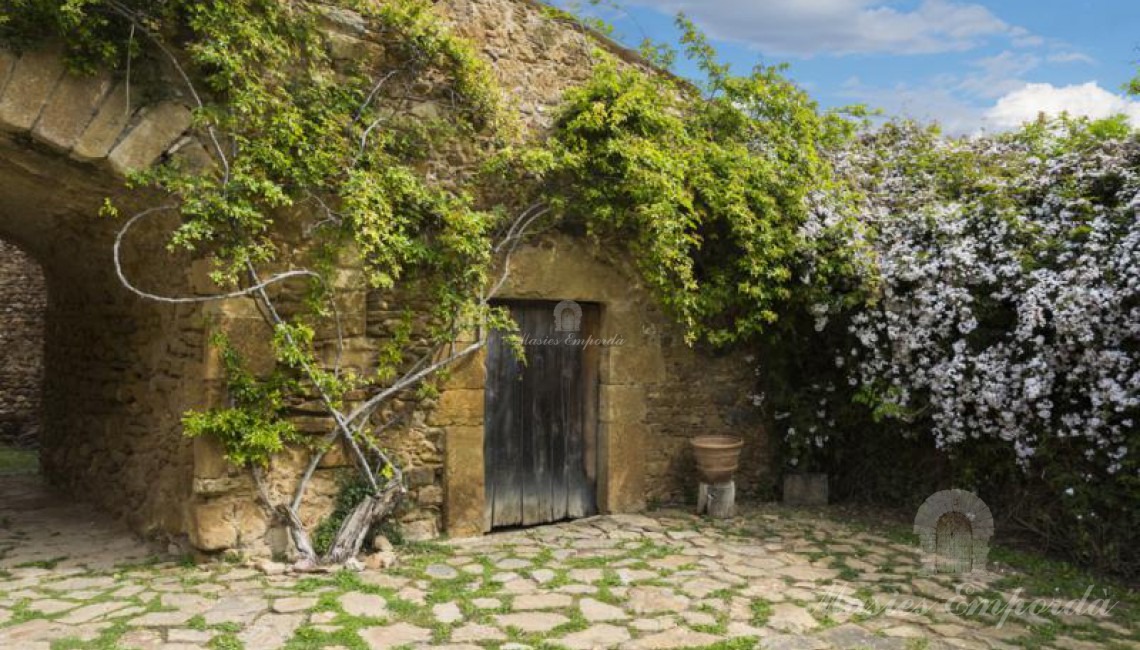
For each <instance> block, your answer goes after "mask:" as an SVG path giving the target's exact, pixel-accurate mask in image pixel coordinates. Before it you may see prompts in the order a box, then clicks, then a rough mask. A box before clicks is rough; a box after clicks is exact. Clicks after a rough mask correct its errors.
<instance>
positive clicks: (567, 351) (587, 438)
mask: <svg viewBox="0 0 1140 650" xmlns="http://www.w3.org/2000/svg"><path fill="white" fill-rule="evenodd" d="M506 306H508V307H509V309H510V312H511V316H512V317H513V318H514V319H515V321H516V322H517V323H518V324H519V330H520V333H521V334H522V335H523V339H524V343H525V344H524V350H525V357H526V359H525V363H523V362H522V361H521V360H520V359H518V358H517V355H516V354H515V352H514V350H512V349H511V347H510V346H509V345H508V344H507V342H506V341H505V340H504V338H505V337H503V336H502V335H500V334H499V333H497V332H495V333H492V334H491V337H490V341H489V343H488V348H487V380H486V398H485V399H486V404H485V406H486V409H485V416H484V417H485V419H484V429H485V431H484V449H483V457H484V459H485V463H486V468H485V471H486V474H485V483H486V495H487V505H486V517H485V519H486V521H485V524H486V528H487V530H490V529H492V528H499V527H503V526H520V525H521V526H529V525H534V524H541V523H546V522H551V521H559V520H562V519H569V518H574V517H585V516H588V515H592V514H594V513H596V512H597V497H596V470H595V468H596V466H597V383H598V377H597V368H598V364H597V356H598V352H599V351H598V348H597V346H587V345H583V344H582V342H583V341H584V340H585V339H586V338H587V337H588V336H590V335H592V334H596V328H597V324H598V316H599V310H598V306H597V305H588V304H582V305H580V306H579V307H580V308H581V316H582V317H581V320H580V324H579V325H580V326H579V327H578V328H577V331H575V330H574V329H572V328H570V327H567V323H570V324H571V325H573V324H574V323H573V321H572V320H571V321H565V320H558V319H557V318H556V314H555V306H556V303H554V302H544V301H541V302H540V301H525V302H521V301H520V302H511V303H508V304H507V305H506Z"/></svg>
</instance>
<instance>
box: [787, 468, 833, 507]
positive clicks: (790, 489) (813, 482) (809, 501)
mask: <svg viewBox="0 0 1140 650" xmlns="http://www.w3.org/2000/svg"><path fill="white" fill-rule="evenodd" d="M784 503H785V504H787V505H790V506H825V505H827V474H785V475H784Z"/></svg>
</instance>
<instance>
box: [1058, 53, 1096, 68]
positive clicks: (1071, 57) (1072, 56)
mask: <svg viewBox="0 0 1140 650" xmlns="http://www.w3.org/2000/svg"><path fill="white" fill-rule="evenodd" d="M1049 63H1088V64H1090V65H1092V64H1094V63H1096V59H1094V58H1092V57H1091V56H1089V55H1087V54H1084V53H1082V52H1056V53H1054V54H1050V55H1049Z"/></svg>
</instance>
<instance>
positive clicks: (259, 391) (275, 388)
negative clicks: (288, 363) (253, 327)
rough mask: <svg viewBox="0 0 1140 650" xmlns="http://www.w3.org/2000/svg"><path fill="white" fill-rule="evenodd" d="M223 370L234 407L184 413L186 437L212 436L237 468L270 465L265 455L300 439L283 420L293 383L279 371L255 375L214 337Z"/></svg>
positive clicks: (221, 339)
mask: <svg viewBox="0 0 1140 650" xmlns="http://www.w3.org/2000/svg"><path fill="white" fill-rule="evenodd" d="M212 342H213V344H214V345H215V346H216V347H217V348H218V351H219V353H220V356H221V360H222V365H223V368H224V369H225V373H226V381H227V385H228V387H229V395H230V400H231V403H232V405H231V406H230V407H229V408H216V409H210V410H207V411H190V412H188V413H186V414H185V415H183V417H182V426H183V430H184V432H185V435H186V436H188V437H191V438H194V437H197V436H202V435H210V436H213V437H215V438H216V439H218V440H219V441H220V442H221V443H222V448H223V449H224V450H225V456H226V459H227V460H229V461H230V462H231V463H233V464H234V465H237V466H238V467H247V466H253V465H256V466H261V467H264V466H266V465H268V464H269V459H270V458H271V457H272V456H273V455H274V454H276V453H279V452H281V451H282V450H284V449H285V445H286V444H289V443H295V442H299V441H300V440H301V437H300V434H299V433H298V432H297V430H296V428H295V427H294V426H293V425H292V424H291V423H290V422H289V421H287V420H285V419H284V418H283V415H284V413H285V398H286V395H287V394H288V393H289V392H291V389H292V388H293V386H292V385H291V382H290V381H289V380H287V379H286V378H284V377H283V376H282V375H281V374H280V373H274V374H273V376H271V377H270V378H268V379H265V378H259V377H255V376H254V375H253V374H252V373H250V372H249V370H247V369H246V368H245V367H244V365H243V364H242V360H241V357H240V355H239V354H238V353H237V351H236V350H235V349H234V348H233V346H232V345H231V344H230V342H229V341H228V340H227V339H226V338H225V337H224V336H221V335H217V336H215V337H213V341H212Z"/></svg>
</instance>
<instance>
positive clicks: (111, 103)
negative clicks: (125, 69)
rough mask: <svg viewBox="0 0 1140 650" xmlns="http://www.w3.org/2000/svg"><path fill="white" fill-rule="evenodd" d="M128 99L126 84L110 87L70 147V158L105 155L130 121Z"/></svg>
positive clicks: (81, 158)
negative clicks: (73, 144) (109, 90)
mask: <svg viewBox="0 0 1140 650" xmlns="http://www.w3.org/2000/svg"><path fill="white" fill-rule="evenodd" d="M128 99H129V97H128V93H127V86H126V84H123V83H120V84H117V85H116V86H115V87H114V88H112V89H111V92H109V93H108V94H107V97H106V98H105V99H104V100H103V103H102V105H100V106H99V109H98V110H97V111H96V112H95V117H93V118H92V119H91V121H90V122H89V123H88V124H87V128H85V129H84V130H83V134H82V135H80V136H79V140H78V141H76V143H75V146H74V147H73V148H72V150H71V157H72V158H74V159H76V160H82V161H92V160H99V159H102V158H106V157H107V154H108V153H110V152H111V147H114V146H115V143H116V142H118V141H119V136H120V135H121V134H122V132H123V129H125V128H126V127H127V123H128V122H130V119H131V113H132V110H131V107H130V106H128V104H127V102H128Z"/></svg>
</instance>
